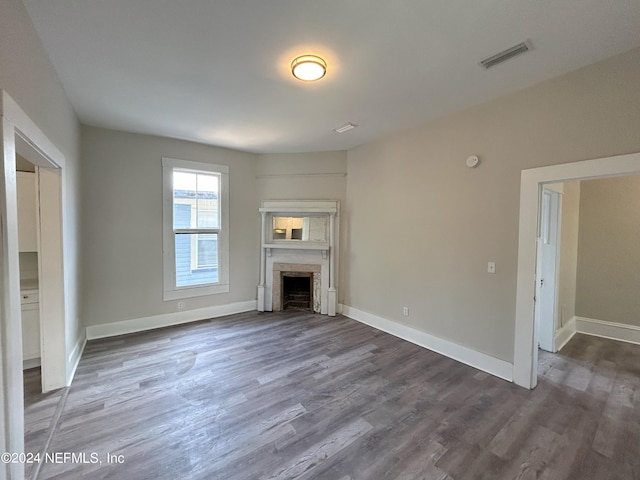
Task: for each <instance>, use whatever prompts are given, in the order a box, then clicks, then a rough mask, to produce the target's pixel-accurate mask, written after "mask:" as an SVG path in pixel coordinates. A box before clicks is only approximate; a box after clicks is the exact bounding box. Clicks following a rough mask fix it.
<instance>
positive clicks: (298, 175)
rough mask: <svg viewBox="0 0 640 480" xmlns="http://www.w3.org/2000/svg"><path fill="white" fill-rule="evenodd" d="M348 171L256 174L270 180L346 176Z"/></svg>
mask: <svg viewBox="0 0 640 480" xmlns="http://www.w3.org/2000/svg"><path fill="white" fill-rule="evenodd" d="M346 176H347V173H346V172H328V173H269V174H263V175H256V178H257V179H258V180H268V179H271V178H309V177H310V178H321V177H346Z"/></svg>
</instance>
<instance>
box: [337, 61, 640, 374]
mask: <svg viewBox="0 0 640 480" xmlns="http://www.w3.org/2000/svg"><path fill="white" fill-rule="evenodd" d="M639 84H640V49H635V50H632V51H631V52H628V53H626V54H623V55H619V56H617V57H613V58H611V59H609V60H606V61H604V62H600V63H597V64H595V65H592V66H589V67H587V68H584V69H581V70H578V71H576V72H572V73H570V74H567V75H564V76H562V77H559V78H557V79H554V80H551V81H547V82H544V83H542V84H539V85H537V86H534V87H531V88H528V89H526V90H523V91H520V92H518V93H515V94H512V95H508V96H505V97H502V98H499V99H497V100H494V101H491V102H489V103H485V104H482V105H479V106H477V107H474V108H471V109H468V110H465V111H462V112H459V113H457V114H454V115H450V116H448V117H445V118H442V119H439V120H437V121H434V122H430V123H428V124H426V125H424V126H423V127H420V128H416V129H413V130H409V131H405V132H402V133H399V134H396V135H393V136H390V137H388V138H385V139H382V140H380V141H376V142H372V143H369V144H366V145H364V146H362V147H359V148H355V149H353V150H350V151H349V152H348V160H347V167H348V168H347V169H348V175H347V209H346V217H347V220H348V221H349V230H348V232H346V238H345V242H344V243H343V247H344V252H343V255H342V258H343V259H344V261H343V273H344V280H343V288H344V303H346V304H347V305H350V306H352V307H355V308H358V309H361V310H365V311H368V312H371V313H374V314H376V315H379V316H381V317H385V318H387V319H390V320H395V321H397V322H401V323H404V324H406V325H408V326H411V327H414V328H416V329H419V330H423V331H425V332H428V333H430V334H432V335H435V336H438V337H441V338H444V339H447V340H450V341H453V342H456V343H458V344H461V345H464V346H467V347H470V348H473V349H475V350H477V351H480V352H483V353H486V354H489V355H492V356H495V357H497V358H499V359H502V360H506V361H510V362H511V361H513V345H514V325H515V320H514V318H515V296H516V268H517V245H518V205H519V188H520V171H521V170H522V169H525V168H531V167H537V166H543V165H551V164H557V163H564V162H572V161H577V160H584V159H590V158H598V157H605V156H610V155H616V154H623V153H631V152H638V151H640V135H638V132H639V131H640V89H639V88H638V87H637V86H638V85H639ZM470 154H477V155H479V156H480V158H481V164H480V166H479V167H478V168H476V169H468V168H466V167H465V164H464V161H465V159H466V158H467V156H469V155H470ZM381 219H382V220H381ZM488 261H495V262H496V267H497V273H496V274H495V275H491V274H488V273H487V262H488ZM404 305H406V306H408V307H409V308H410V316H409V317H403V316H402V306H404Z"/></svg>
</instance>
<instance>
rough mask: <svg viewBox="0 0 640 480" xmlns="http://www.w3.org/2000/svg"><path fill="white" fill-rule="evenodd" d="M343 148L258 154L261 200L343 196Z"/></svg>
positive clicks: (340, 197) (344, 181) (344, 186)
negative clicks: (339, 149) (334, 150)
mask: <svg viewBox="0 0 640 480" xmlns="http://www.w3.org/2000/svg"><path fill="white" fill-rule="evenodd" d="M346 173H347V152H345V151H337V152H314V153H283V154H265V155H258V166H257V189H258V190H257V191H258V199H259V200H260V201H262V200H306V199H308V200H326V199H329V200H341V201H344V200H345V199H346Z"/></svg>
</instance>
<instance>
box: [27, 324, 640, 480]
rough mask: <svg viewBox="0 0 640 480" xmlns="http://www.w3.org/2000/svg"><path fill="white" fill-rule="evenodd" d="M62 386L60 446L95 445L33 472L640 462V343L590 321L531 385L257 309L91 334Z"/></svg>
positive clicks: (443, 468) (550, 469) (216, 473)
mask: <svg viewBox="0 0 640 480" xmlns="http://www.w3.org/2000/svg"><path fill="white" fill-rule="evenodd" d="M32 393H33V392H32ZM27 397H29V395H27ZM36 397H37V396H36ZM38 398H39V397H37V398H35V399H34V400H29V399H28V400H27V403H28V405H29V407H28V409H27V417H28V416H29V412H34V411H40V412H44V410H45V408H44V406H43V408H42V409H41V410H38V403H39V402H40V401H41V400H39V399H38ZM48 398H49V400H50V399H51V398H52V397H51V396H49V397H48ZM59 399H60V401H61V404H62V403H63V406H62V409H61V414H60V418H59V420H58V421H57V422H56V424H55V428H54V431H53V435H52V437H51V440H50V443H49V445H48V451H49V452H75V453H80V452H84V453H85V454H86V456H87V458H86V459H87V461H88V463H85V464H78V463H72V462H68V463H56V464H54V463H43V464H41V465H40V470H39V472H36V473H38V480H44V479H53V478H56V479H76V478H90V479H105V478H110V479H111V478H113V479H119V480H126V479H136V480H138V479H159V480H160V479H171V480H174V479H225V480H227V479H228V480H234V479H238V480H247V479H265V480H266V479H294V478H295V479H331V480H333V479H335V480H355V479H367V480H368V479H373V480H381V479H427V480H444V479H455V480H465V479H491V480H508V479H519V480H525V479H558V480H560V479H572V480H589V479H596V480H631V479H640V346H637V345H630V344H622V343H619V342H614V341H610V340H604V339H600V338H595V337H588V336H584V335H576V336H575V337H574V339H573V340H572V341H571V342H570V344H569V345H567V347H565V348H564V349H563V351H562V352H561V353H560V354H556V355H552V354H546V353H544V352H541V357H540V374H539V385H538V387H537V388H536V389H535V390H533V391H527V390H525V389H522V388H520V387H517V386H515V385H513V384H510V383H508V382H505V381H503V380H500V379H497V378H495V377H492V376H491V375H488V374H486V373H483V372H479V371H478V370H475V369H473V368H471V367H468V366H466V365H463V364H460V363H458V362H455V361H453V360H450V359H448V358H446V357H443V356H441V355H438V354H436V353H433V352H431V351H428V350H425V349H423V348H420V347H418V346H415V345H413V344H411V343H408V342H405V341H403V340H400V339H398V338H395V337H393V336H391V335H388V334H386V333H383V332H381V331H378V330H375V329H373V328H370V327H368V326H366V325H362V324H360V323H358V322H355V321H353V320H350V319H348V318H345V317H342V316H338V317H335V318H329V317H326V316H321V315H315V314H310V313H309V314H305V313H300V312H296V313H280V314H258V313H248V314H241V315H234V316H229V317H226V318H220V319H215V320H211V321H205V322H199V323H196V324H190V325H184V326H179V327H172V328H167V329H162V330H156V331H152V332H145V333H141V334H133V335H128V336H123V337H117V338H111V339H103V340H97V341H91V342H89V343H88V344H87V347H86V349H85V352H84V355H83V357H82V360H81V362H80V365H79V367H78V370H77V373H76V378H75V380H74V383H73V385H72V386H71V387H70V388H69V389H65V391H63V393H62V394H60V395H59ZM46 400H47V397H46V396H45V397H44V400H43V401H45V402H46ZM49 410H51V408H50V407H49ZM45 423H46V422H44V423H43V424H42V425H41V427H40V429H38V428H35V427H33V428H31V429H30V430H29V428H28V431H29V432H30V433H29V434H30V435H32V437H33V438H34V439H35V438H36V437H37V434H36V433H35V432H37V431H40V432H41V431H42V430H43V429H45V430H46V428H45V425H44V424H45ZM27 425H32V423H31V422H30V420H29V419H28V418H27ZM33 425H35V424H33ZM47 426H48V425H47ZM29 434H28V435H29ZM40 437H42V435H41V436H40ZM34 441H35V440H34ZM27 444H28V445H29V442H27ZM34 445H35V444H32V445H31V448H40V447H39V446H35V447H34ZM92 453H96V454H98V456H99V460H100V461H101V462H102V463H101V464H99V463H98V464H92V463H90V462H91V461H92V457H91V456H90V455H91V454H92ZM107 453H110V454H112V455H122V456H123V458H124V463H122V464H120V463H111V464H108V463H107V462H106V455H107Z"/></svg>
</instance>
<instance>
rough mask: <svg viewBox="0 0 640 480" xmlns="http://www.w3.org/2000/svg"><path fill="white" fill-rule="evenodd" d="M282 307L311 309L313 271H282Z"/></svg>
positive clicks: (285, 308) (284, 308) (286, 308)
mask: <svg viewBox="0 0 640 480" xmlns="http://www.w3.org/2000/svg"><path fill="white" fill-rule="evenodd" d="M282 309H283V310H313V273H311V272H282Z"/></svg>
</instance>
